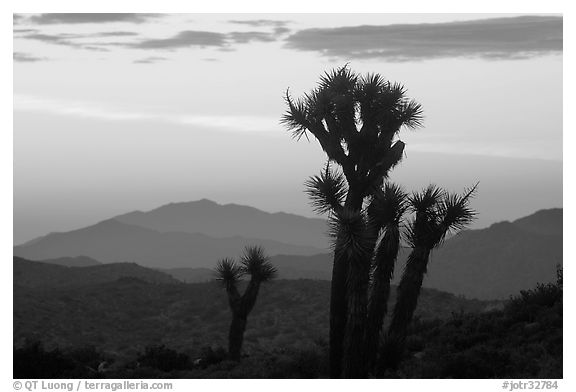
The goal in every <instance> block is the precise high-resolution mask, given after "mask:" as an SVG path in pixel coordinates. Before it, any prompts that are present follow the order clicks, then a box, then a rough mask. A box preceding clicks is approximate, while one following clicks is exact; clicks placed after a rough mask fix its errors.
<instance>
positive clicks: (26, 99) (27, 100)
mask: <svg viewBox="0 0 576 392" xmlns="http://www.w3.org/2000/svg"><path fill="white" fill-rule="evenodd" d="M14 111H26V112H39V113H48V114H53V115H59V116H74V117H83V118H92V119H96V120H105V121H157V122H161V123H169V124H176V125H185V126H195V127H200V128H212V129H217V130H222V131H230V132H270V131H276V130H278V118H277V117H266V116H259V115H248V114H247V115H237V114H230V115H227V114H221V115H207V114H198V113H161V112H158V113H153V112H150V111H146V112H138V111H124V110H117V109H113V108H111V107H109V106H106V105H101V104H98V103H96V102H80V101H64V100H54V99H46V98H41V97H37V96H29V95H20V94H15V95H14Z"/></svg>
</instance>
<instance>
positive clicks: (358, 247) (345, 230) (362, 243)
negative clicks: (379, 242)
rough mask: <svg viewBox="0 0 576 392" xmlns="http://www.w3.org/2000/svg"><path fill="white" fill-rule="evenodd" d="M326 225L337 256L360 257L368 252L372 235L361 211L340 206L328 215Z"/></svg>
mask: <svg viewBox="0 0 576 392" xmlns="http://www.w3.org/2000/svg"><path fill="white" fill-rule="evenodd" d="M328 225H329V235H330V236H331V237H332V238H333V239H334V241H333V244H332V245H333V248H334V252H335V253H336V256H337V257H339V256H346V257H347V258H349V259H362V258H364V257H365V256H367V255H368V254H369V253H370V251H371V247H370V246H371V240H372V237H371V233H370V230H369V228H368V223H367V219H366V217H365V216H364V214H363V212H362V211H352V210H349V209H347V208H342V209H341V210H340V211H339V212H338V213H336V214H333V215H331V216H330V218H329V219H328Z"/></svg>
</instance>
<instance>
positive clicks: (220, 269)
mask: <svg viewBox="0 0 576 392" xmlns="http://www.w3.org/2000/svg"><path fill="white" fill-rule="evenodd" d="M215 273H216V280H219V281H221V282H222V285H223V286H225V287H228V286H230V285H234V284H236V283H238V281H239V280H240V278H241V277H242V275H243V274H244V273H243V272H242V268H241V266H239V265H238V264H236V262H235V261H234V259H230V258H224V259H222V260H219V261H218V263H217V264H216V269H215Z"/></svg>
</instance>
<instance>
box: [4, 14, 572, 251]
mask: <svg viewBox="0 0 576 392" xmlns="http://www.w3.org/2000/svg"><path fill="white" fill-rule="evenodd" d="M13 23H14V25H13V31H14V33H13V46H14V57H13V58H14V70H13V76H14V78H13V91H14V101H13V105H14V113H13V116H14V130H13V138H14V183H13V185H14V187H13V189H14V191H13V192H14V243H15V244H19V243H22V242H24V241H28V240H30V239H33V238H35V237H38V236H41V235H44V234H47V233H48V232H53V231H67V230H72V229H75V228H80V227H84V226H87V225H90V224H93V223H96V222H98V221H101V220H103V219H107V218H109V217H111V216H114V215H117V214H121V213H125V212H128V211H132V210H150V209H153V208H156V207H158V206H160V205H163V204H166V203H169V202H178V201H191V200H198V199H201V198H209V199H212V200H214V201H216V202H219V203H237V204H246V205H251V206H254V207H257V208H260V209H263V210H266V211H270V212H276V211H285V212H292V213H297V214H301V215H305V216H315V215H314V213H313V211H312V209H311V207H310V206H309V203H308V200H307V198H306V195H305V194H304V192H303V190H304V186H303V183H304V181H305V180H306V179H307V178H308V177H309V176H311V175H314V174H317V173H318V172H319V171H320V169H321V168H322V166H323V165H324V163H325V155H324V153H323V152H322V150H321V149H320V147H319V145H318V144H317V142H316V141H315V140H313V139H311V140H310V142H308V141H306V140H300V141H295V140H293V139H292V138H291V137H290V132H288V131H287V130H286V129H285V128H283V126H282V125H281V124H280V122H279V120H280V118H281V116H282V114H283V113H284V111H285V110H286V107H285V102H284V100H283V96H284V94H285V92H286V90H287V88H290V93H291V94H292V95H293V96H294V97H298V96H300V95H302V94H304V93H306V92H308V91H309V90H310V89H312V88H313V87H315V85H316V83H317V81H318V79H319V77H320V76H321V75H322V74H323V73H324V72H326V71H329V70H331V69H333V68H335V67H339V66H342V65H344V64H349V67H350V68H351V69H353V70H354V71H356V72H359V73H362V74H363V73H367V72H377V73H380V74H382V75H383V76H384V77H385V78H387V79H389V80H391V81H398V82H401V83H403V84H404V85H405V86H406V88H407V91H408V93H407V94H408V96H410V97H412V98H414V99H416V100H417V101H418V102H420V103H421V104H422V106H423V108H424V114H425V120H424V127H423V128H421V129H418V130H416V131H412V130H403V131H402V132H401V133H400V135H399V137H400V139H401V140H403V141H404V142H405V143H406V150H405V159H404V160H403V162H402V163H401V165H400V166H399V167H397V168H396V169H395V170H394V172H393V173H392V174H391V180H392V181H395V182H397V183H400V184H402V185H403V186H404V187H405V188H406V189H407V190H419V189H421V188H424V187H425V186H426V185H427V184H429V183H436V184H438V185H440V186H443V187H446V188H447V189H450V190H454V191H460V190H462V189H464V188H466V187H468V186H470V185H473V184H474V183H476V182H478V181H479V182H480V184H479V190H478V196H477V197H476V200H475V202H474V206H475V207H476V208H477V210H478V212H479V217H478V219H477V221H476V222H475V224H474V227H485V226H487V225H489V224H491V223H494V222H497V221H501V220H513V219H517V218H519V217H522V216H524V215H528V214H530V213H532V212H535V211H536V210H538V209H542V208H552V207H561V206H562V163H563V156H562V139H563V135H562V103H563V102H562V92H563V91H562V85H563V79H562V58H563V57H562V47H563V37H562V27H563V26H562V25H563V21H562V17H561V16H558V15H521V14H378V13H374V14H253V15H251V14H175V15H170V14H15V16H14V18H13Z"/></svg>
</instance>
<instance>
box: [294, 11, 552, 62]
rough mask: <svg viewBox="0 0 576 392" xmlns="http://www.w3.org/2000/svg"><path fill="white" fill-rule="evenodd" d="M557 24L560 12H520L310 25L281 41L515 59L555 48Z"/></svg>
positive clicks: (325, 48) (341, 53)
mask: <svg viewBox="0 0 576 392" xmlns="http://www.w3.org/2000/svg"><path fill="white" fill-rule="evenodd" d="M562 24H563V20H562V17H557V16H521V17H514V18H493V19H483V20H474V21H463V22H448V23H423V24H398V25H385V26H352V27H336V28H312V29H305V30H300V31H298V32H296V33H294V34H292V35H291V36H289V37H288V38H286V47H287V48H290V49H295V50H301V51H315V52H318V53H320V54H322V55H324V56H328V57H336V58H343V59H350V58H385V59H387V60H390V61H410V60H426V59H436V58H449V57H480V58H484V59H521V58H529V57H534V56H541V55H546V54H551V53H561V52H562Z"/></svg>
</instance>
